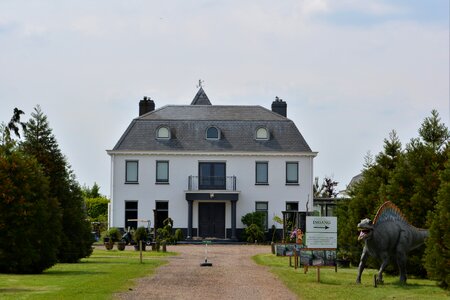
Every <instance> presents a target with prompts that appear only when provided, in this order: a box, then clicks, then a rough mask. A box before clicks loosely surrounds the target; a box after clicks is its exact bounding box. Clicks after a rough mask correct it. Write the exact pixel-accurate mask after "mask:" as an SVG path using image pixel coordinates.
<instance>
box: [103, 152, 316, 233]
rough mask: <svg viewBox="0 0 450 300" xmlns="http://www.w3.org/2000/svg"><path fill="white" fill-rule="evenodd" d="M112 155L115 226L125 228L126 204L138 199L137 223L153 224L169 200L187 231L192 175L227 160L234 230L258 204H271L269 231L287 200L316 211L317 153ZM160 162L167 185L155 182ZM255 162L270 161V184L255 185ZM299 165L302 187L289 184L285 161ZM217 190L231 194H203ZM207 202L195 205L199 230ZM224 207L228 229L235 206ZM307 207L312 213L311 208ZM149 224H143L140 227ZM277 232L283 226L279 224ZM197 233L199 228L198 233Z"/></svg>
mask: <svg viewBox="0 0 450 300" xmlns="http://www.w3.org/2000/svg"><path fill="white" fill-rule="evenodd" d="M108 154H109V155H110V156H111V197H112V199H113V201H112V203H111V214H110V218H109V219H110V220H109V222H110V224H109V226H111V227H119V228H124V227H125V201H137V203H138V219H142V220H150V221H151V224H153V223H154V220H153V216H154V214H153V210H154V209H155V205H156V201H168V215H169V216H170V217H171V218H172V219H173V221H174V228H184V229H186V228H187V227H188V201H187V200H186V192H188V178H189V176H198V174H199V163H200V162H224V163H225V164H226V176H235V177H236V190H235V191H233V192H235V193H238V194H239V196H238V197H239V199H238V201H236V228H238V229H240V228H243V227H244V225H243V224H242V223H241V217H242V216H243V215H245V214H247V213H249V212H254V211H255V203H256V202H267V203H268V227H271V226H272V224H274V222H273V221H272V218H273V217H274V216H275V215H277V216H280V217H281V211H284V210H286V203H287V202H291V203H292V202H294V203H295V202H296V203H298V210H299V211H307V210H309V211H310V210H311V209H312V204H313V200H312V195H313V192H312V182H313V158H314V156H315V155H316V154H317V153H315V152H305V153H213V154H211V153H170V152H168V153H153V152H145V153H144V152H143V153H132V152H123V151H108ZM127 160H133V161H138V162H139V163H138V166H139V167H138V183H135V184H129V183H126V182H125V173H126V171H125V168H126V167H125V164H126V161H127ZM156 161H168V162H169V183H168V184H158V183H156ZM256 162H267V163H268V184H267V185H257V184H255V180H256V178H255V177H256V171H255V168H256ZM287 162H298V184H287V183H286V163H287ZM201 192H207V193H211V194H214V192H216V193H219V192H225V193H226V192H227V191H211V190H207V191H201ZM200 202H210V201H208V200H201V201H193V208H192V227H193V228H194V229H195V228H198V226H199V224H198V222H199V215H198V205H199V203H200ZM211 202H215V203H216V202H224V203H225V227H226V228H227V229H229V228H231V225H232V224H231V220H232V219H231V202H230V201H226V200H224V201H220V200H214V201H211ZM307 204H308V205H309V206H308V209H307V207H306V206H307ZM141 225H145V224H141ZM275 225H276V226H278V228H279V226H280V225H279V224H276V223H275ZM195 232H196V234H197V235H198V230H196V231H194V236H195Z"/></svg>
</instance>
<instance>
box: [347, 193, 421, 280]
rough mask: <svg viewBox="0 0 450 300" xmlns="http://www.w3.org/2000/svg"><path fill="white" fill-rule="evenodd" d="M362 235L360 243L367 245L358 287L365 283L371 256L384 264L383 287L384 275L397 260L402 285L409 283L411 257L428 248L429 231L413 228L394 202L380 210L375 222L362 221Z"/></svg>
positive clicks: (362, 257) (363, 253) (381, 276)
mask: <svg viewBox="0 0 450 300" xmlns="http://www.w3.org/2000/svg"><path fill="white" fill-rule="evenodd" d="M358 231H359V232H360V234H359V237H358V240H360V241H361V240H362V241H364V243H365V244H364V249H363V252H362V255H361V260H360V262H359V267H358V277H356V283H361V274H362V272H363V271H364V268H365V265H366V261H367V258H368V256H369V255H370V256H372V257H375V258H377V259H379V260H381V266H380V269H379V271H378V276H377V278H376V280H377V282H378V283H383V271H384V269H385V268H386V266H387V265H388V263H389V260H390V259H395V261H396V263H397V265H398V269H399V272H400V282H401V283H406V259H407V254H408V252H409V251H411V250H414V249H416V248H418V247H420V246H421V245H423V244H424V241H425V238H426V237H428V230H425V229H420V228H416V227H414V226H412V225H411V224H409V223H408V221H407V220H406V218H405V217H404V216H403V214H402V213H401V212H400V209H399V208H398V207H397V206H395V205H394V204H393V203H392V202H390V201H386V202H385V203H383V204H382V205H381V206H380V208H379V209H378V211H377V214H376V215H375V219H374V221H373V222H372V221H371V220H369V219H364V220H361V222H360V223H359V224H358Z"/></svg>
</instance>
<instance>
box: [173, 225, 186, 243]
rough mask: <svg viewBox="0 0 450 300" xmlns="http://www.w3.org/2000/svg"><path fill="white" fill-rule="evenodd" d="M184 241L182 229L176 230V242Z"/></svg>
mask: <svg viewBox="0 0 450 300" xmlns="http://www.w3.org/2000/svg"><path fill="white" fill-rule="evenodd" d="M182 240H184V237H183V231H182V230H181V229H180V228H178V229H177V230H175V241H177V242H178V241H182Z"/></svg>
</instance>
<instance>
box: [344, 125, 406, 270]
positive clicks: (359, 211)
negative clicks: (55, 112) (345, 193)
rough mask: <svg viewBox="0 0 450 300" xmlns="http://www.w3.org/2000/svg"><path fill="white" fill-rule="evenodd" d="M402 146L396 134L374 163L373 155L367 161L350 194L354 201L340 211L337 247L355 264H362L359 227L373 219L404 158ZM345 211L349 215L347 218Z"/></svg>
mask: <svg viewBox="0 0 450 300" xmlns="http://www.w3.org/2000/svg"><path fill="white" fill-rule="evenodd" d="M401 147H402V146H401V143H400V141H399V138H398V136H397V134H396V132H395V131H392V132H391V133H390V134H389V138H388V139H385V140H384V147H383V151H382V152H380V153H379V154H378V155H377V156H376V157H375V159H373V158H372V156H371V155H370V154H368V155H366V157H365V165H364V169H363V171H362V175H363V178H362V180H361V181H360V182H359V183H357V184H356V185H355V186H354V187H352V188H351V190H350V196H351V199H350V200H349V201H348V202H347V203H345V205H344V204H343V205H341V206H342V207H338V213H339V217H340V219H341V220H340V221H339V224H338V226H339V228H340V230H339V233H338V243H339V245H338V246H339V248H340V249H341V250H345V251H348V252H350V253H351V257H350V258H351V259H352V262H353V263H354V264H357V263H358V261H359V256H360V254H361V250H362V244H361V243H359V242H358V239H357V238H358V231H357V228H356V225H357V224H358V223H359V222H360V221H361V219H364V218H371V219H372V218H373V216H374V215H375V213H376V211H377V209H378V207H379V206H380V205H381V204H382V203H383V202H384V201H385V200H386V199H385V198H384V196H383V195H384V194H385V189H386V185H387V184H388V182H389V178H390V176H391V173H392V172H393V170H394V169H395V167H396V165H397V163H398V161H399V159H400V157H401V156H402V149H401ZM345 210H346V214H345Z"/></svg>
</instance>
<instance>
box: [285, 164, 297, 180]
mask: <svg viewBox="0 0 450 300" xmlns="http://www.w3.org/2000/svg"><path fill="white" fill-rule="evenodd" d="M286 184H298V162H286Z"/></svg>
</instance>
